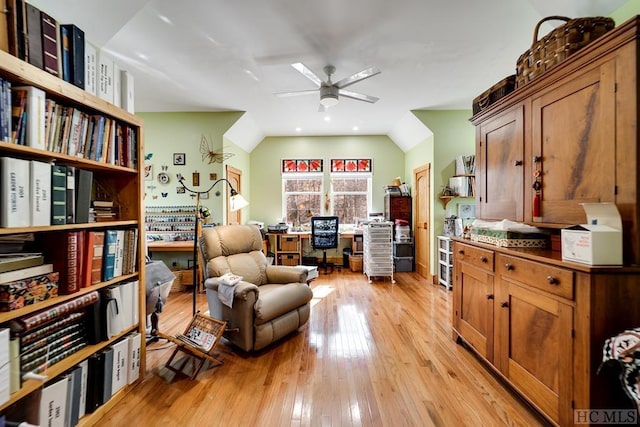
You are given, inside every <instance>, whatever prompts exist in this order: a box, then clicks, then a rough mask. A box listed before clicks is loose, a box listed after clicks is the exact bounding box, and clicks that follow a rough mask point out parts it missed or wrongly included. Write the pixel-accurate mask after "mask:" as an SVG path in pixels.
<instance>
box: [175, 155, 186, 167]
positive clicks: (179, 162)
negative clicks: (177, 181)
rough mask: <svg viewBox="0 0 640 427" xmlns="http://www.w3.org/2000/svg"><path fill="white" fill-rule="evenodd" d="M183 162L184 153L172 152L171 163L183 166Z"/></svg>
mask: <svg viewBox="0 0 640 427" xmlns="http://www.w3.org/2000/svg"><path fill="white" fill-rule="evenodd" d="M185 163H186V161H185V154H184V153H173V164H174V165H175V166H184V164H185Z"/></svg>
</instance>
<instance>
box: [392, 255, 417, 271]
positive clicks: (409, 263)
mask: <svg viewBox="0 0 640 427" xmlns="http://www.w3.org/2000/svg"><path fill="white" fill-rule="evenodd" d="M393 266H394V269H395V271H396V272H398V271H400V272H406V271H413V257H412V256H405V257H393Z"/></svg>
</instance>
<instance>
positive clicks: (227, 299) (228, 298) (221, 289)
mask: <svg viewBox="0 0 640 427" xmlns="http://www.w3.org/2000/svg"><path fill="white" fill-rule="evenodd" d="M241 280H242V277H240V276H236V275H235V274H233V273H227V274H224V275H222V276H220V277H219V279H218V298H219V299H220V302H221V303H223V304H224V305H226V306H227V307H229V308H233V295H234V293H235V289H236V285H237V284H238V283H239V282H240V281H241Z"/></svg>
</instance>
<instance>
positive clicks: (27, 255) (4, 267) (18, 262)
mask: <svg viewBox="0 0 640 427" xmlns="http://www.w3.org/2000/svg"><path fill="white" fill-rule="evenodd" d="M41 264H44V256H43V255H42V253H39V252H22V253H19V252H16V253H3V254H0V273H4V272H6V271H13V270H19V269H21V268H27V267H33V266H36V265H41Z"/></svg>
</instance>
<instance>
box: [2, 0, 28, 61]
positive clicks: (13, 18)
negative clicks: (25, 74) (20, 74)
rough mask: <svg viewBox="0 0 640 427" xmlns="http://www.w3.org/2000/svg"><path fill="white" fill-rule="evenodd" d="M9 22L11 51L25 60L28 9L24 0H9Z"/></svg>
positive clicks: (7, 8) (7, 6)
mask: <svg viewBox="0 0 640 427" xmlns="http://www.w3.org/2000/svg"><path fill="white" fill-rule="evenodd" d="M6 10H7V23H8V26H9V53H10V54H12V55H13V56H15V57H17V58H19V59H22V60H25V59H26V57H27V55H26V38H25V34H26V29H27V24H26V11H25V2H24V0H7V3H6Z"/></svg>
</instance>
